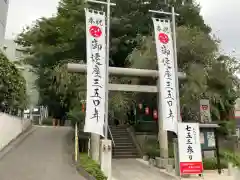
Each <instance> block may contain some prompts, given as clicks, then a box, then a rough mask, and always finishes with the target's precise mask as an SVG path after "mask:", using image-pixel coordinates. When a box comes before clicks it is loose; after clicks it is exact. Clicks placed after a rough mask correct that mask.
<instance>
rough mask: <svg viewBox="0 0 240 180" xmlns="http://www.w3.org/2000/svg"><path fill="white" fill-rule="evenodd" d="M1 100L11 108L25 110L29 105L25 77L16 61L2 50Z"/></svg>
mask: <svg viewBox="0 0 240 180" xmlns="http://www.w3.org/2000/svg"><path fill="white" fill-rule="evenodd" d="M0 102H1V103H4V104H6V105H7V106H8V108H9V109H11V110H14V109H21V110H23V109H24V108H25V107H26V105H27V95H26V82H25V79H24V77H23V76H22V75H21V72H20V71H19V70H18V69H17V68H16V66H15V65H14V63H12V62H10V61H9V60H8V59H7V57H6V56H5V55H4V54H3V53H2V52H0Z"/></svg>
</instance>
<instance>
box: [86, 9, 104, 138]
mask: <svg viewBox="0 0 240 180" xmlns="http://www.w3.org/2000/svg"><path fill="white" fill-rule="evenodd" d="M85 13H86V41H87V43H86V44H87V98H86V99H87V103H86V118H85V127H84V132H91V133H95V134H99V135H101V136H103V126H104V113H105V73H106V62H105V59H106V40H105V38H106V37H105V28H106V26H105V13H104V12H102V11H96V10H90V9H85Z"/></svg>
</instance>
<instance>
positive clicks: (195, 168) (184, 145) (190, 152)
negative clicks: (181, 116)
mask: <svg viewBox="0 0 240 180" xmlns="http://www.w3.org/2000/svg"><path fill="white" fill-rule="evenodd" d="M178 146H179V162H180V173H181V174H201V173H202V171H203V165H202V152H201V144H200V132H199V124H198V123H178Z"/></svg>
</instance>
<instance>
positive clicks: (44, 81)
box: [17, 0, 239, 120]
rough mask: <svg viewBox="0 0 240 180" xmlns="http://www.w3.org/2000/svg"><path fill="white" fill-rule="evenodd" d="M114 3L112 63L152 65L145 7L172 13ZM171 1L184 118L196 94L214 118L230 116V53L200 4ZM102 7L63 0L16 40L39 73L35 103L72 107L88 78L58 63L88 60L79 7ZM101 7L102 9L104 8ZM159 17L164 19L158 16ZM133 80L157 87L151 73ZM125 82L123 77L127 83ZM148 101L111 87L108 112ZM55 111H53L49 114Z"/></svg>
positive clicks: (190, 115)
mask: <svg viewBox="0 0 240 180" xmlns="http://www.w3.org/2000/svg"><path fill="white" fill-rule="evenodd" d="M115 2H116V3H117V8H113V11H112V14H111V17H112V18H111V46H110V47H111V48H110V65H111V66H117V67H128V66H130V67H133V68H144V69H146V68H149V69H156V68H157V62H156V47H155V44H154V39H153V37H152V36H151V35H152V32H153V26H152V21H151V16H152V15H151V14H150V13H149V12H148V10H149V9H160V7H161V9H163V10H165V11H169V10H170V9H169V7H167V6H165V5H164V4H163V2H164V1H157V0H149V1H148V3H147V4H146V3H143V2H145V1H139V0H131V1H129V0H115ZM169 2H170V3H171V5H174V6H175V9H176V12H177V13H179V14H180V16H178V17H177V19H176V20H177V26H178V28H177V50H178V64H179V69H180V70H181V71H183V72H185V73H186V74H187V79H186V80H185V81H182V82H180V87H181V88H180V96H181V107H182V113H183V118H184V119H186V120H196V119H197V117H198V115H199V114H198V111H199V99H201V98H208V99H210V101H211V111H212V117H213V119H214V120H222V119H224V120H228V119H229V117H232V116H231V115H232V112H233V108H234V103H235V100H236V98H237V97H238V96H239V92H238V89H237V88H236V87H238V86H239V81H238V79H237V78H236V77H235V75H234V74H235V72H236V70H237V69H238V68H239V63H238V62H237V61H236V60H235V59H232V58H230V57H227V56H219V53H218V41H217V40H215V39H213V38H212V37H211V36H210V35H209V33H210V31H211V28H210V27H209V26H207V25H206V24H205V23H204V20H203V18H202V16H201V15H200V7H199V5H198V4H196V3H194V1H188V2H187V3H184V4H183V0H178V1H169ZM86 7H93V8H95V9H99V8H102V7H99V6H96V5H89V4H88V5H87V4H86V3H85V1H84V0H78V1H71V0H61V1H60V3H59V6H58V11H57V15H56V16H55V17H51V18H42V19H39V20H37V21H36V23H35V25H34V26H32V27H27V28H26V29H25V30H24V31H23V32H22V33H21V34H20V35H19V37H18V40H17V42H18V43H19V44H21V45H22V46H24V47H25V48H27V50H28V53H29V54H30V55H31V56H29V57H27V58H26V59H25V62H26V63H28V64H30V65H32V67H33V70H34V71H35V72H36V74H37V75H38V80H37V81H36V85H37V87H38V89H39V90H40V103H41V104H45V105H47V106H48V107H49V111H50V114H52V113H51V112H53V111H54V107H64V108H65V109H66V111H68V110H70V109H72V108H73V107H74V106H75V105H76V104H77V103H78V102H79V101H80V100H81V99H84V98H85V89H86V82H85V77H84V76H83V75H78V74H69V73H67V71H66V68H65V67H64V66H63V65H64V64H66V63H68V62H78V63H81V62H86V50H85V49H86V45H85V40H86V39H85V31H86V30H85V15H84V8H86ZM103 10H105V9H104V8H103ZM157 17H164V16H159V15H157ZM126 79H128V80H127V81H129V79H130V78H112V79H111V81H113V82H115V83H123V82H124V83H126ZM131 82H132V83H140V84H149V85H153V84H154V85H155V84H156V80H155V79H152V78H142V79H141V80H139V79H138V78H132V79H131ZM127 83H128V82H127ZM133 99H134V100H135V101H137V100H138V99H139V100H141V101H146V102H147V101H149V102H150V103H152V105H153V106H155V105H156V99H157V98H156V95H152V94H148V95H146V94H142V93H135V94H130V93H122V92H117V93H116V92H114V93H111V94H110V100H111V101H110V102H109V103H110V105H109V108H110V110H109V113H110V115H111V116H117V117H118V119H125V118H126V117H125V114H126V111H127V109H128V107H129V106H130V104H131V103H130V102H131V101H132V100H133ZM53 114H54V112H53Z"/></svg>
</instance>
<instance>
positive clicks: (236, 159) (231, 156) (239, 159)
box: [221, 151, 240, 168]
mask: <svg viewBox="0 0 240 180" xmlns="http://www.w3.org/2000/svg"><path fill="white" fill-rule="evenodd" d="M221 157H222V158H224V160H225V161H227V162H231V163H232V164H233V165H234V166H235V167H238V168H240V155H239V154H235V153H233V152H230V151H224V152H221Z"/></svg>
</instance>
